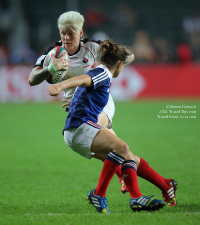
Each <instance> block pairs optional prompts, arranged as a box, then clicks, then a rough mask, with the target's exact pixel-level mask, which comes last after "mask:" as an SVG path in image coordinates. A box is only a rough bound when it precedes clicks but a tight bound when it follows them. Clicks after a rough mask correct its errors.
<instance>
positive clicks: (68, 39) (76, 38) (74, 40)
mask: <svg viewBox="0 0 200 225" xmlns="http://www.w3.org/2000/svg"><path fill="white" fill-rule="evenodd" d="M82 36H83V30H81V31H79V32H77V31H75V30H72V29H70V28H67V27H63V28H61V29H60V37H61V40H62V43H63V45H64V47H65V48H66V49H67V51H68V52H69V54H71V55H73V54H74V53H75V52H76V51H78V48H79V44H80V38H81V37H82Z"/></svg>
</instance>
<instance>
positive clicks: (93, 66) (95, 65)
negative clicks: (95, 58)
mask: <svg viewBox="0 0 200 225" xmlns="http://www.w3.org/2000/svg"><path fill="white" fill-rule="evenodd" d="M98 65H100V62H94V63H93V64H92V66H91V68H92V69H95V68H96V67H97V66H98Z"/></svg>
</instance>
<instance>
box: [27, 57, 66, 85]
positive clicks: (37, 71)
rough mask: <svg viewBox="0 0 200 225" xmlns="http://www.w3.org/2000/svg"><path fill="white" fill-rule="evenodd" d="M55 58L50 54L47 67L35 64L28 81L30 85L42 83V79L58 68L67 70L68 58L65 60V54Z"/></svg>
mask: <svg viewBox="0 0 200 225" xmlns="http://www.w3.org/2000/svg"><path fill="white" fill-rule="evenodd" d="M66 54H67V53H64V55H63V56H62V57H61V58H59V59H56V58H55V56H54V55H53V54H52V63H51V64H50V65H49V66H48V67H47V68H42V67H41V66H36V67H35V68H33V69H32V71H31V73H30V75H29V78H28V82H29V84H30V85H31V86H35V85H38V84H40V83H42V82H43V81H44V80H47V78H48V77H49V76H51V75H52V74H53V73H55V72H56V71H58V70H67V66H69V59H67V60H65V55H66Z"/></svg>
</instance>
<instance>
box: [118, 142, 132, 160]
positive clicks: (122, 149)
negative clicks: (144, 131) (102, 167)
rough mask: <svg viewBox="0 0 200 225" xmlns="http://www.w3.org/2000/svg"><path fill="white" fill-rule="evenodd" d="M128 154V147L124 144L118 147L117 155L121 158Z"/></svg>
mask: <svg viewBox="0 0 200 225" xmlns="http://www.w3.org/2000/svg"><path fill="white" fill-rule="evenodd" d="M129 152H130V150H129V146H128V145H127V144H126V143H125V142H124V143H123V144H122V145H121V147H120V149H119V152H118V153H119V154H120V155H121V156H123V157H124V158H126V157H127V155H128V153H129Z"/></svg>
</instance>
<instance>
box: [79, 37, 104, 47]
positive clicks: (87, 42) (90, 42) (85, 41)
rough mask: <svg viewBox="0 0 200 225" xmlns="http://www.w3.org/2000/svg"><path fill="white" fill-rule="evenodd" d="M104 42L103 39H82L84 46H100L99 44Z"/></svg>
mask: <svg viewBox="0 0 200 225" xmlns="http://www.w3.org/2000/svg"><path fill="white" fill-rule="evenodd" d="M101 43H102V41H100V40H98V41H95V40H90V39H89V38H85V39H81V44H82V45H83V46H87V47H97V48H98V47H99V45H100V44H101Z"/></svg>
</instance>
